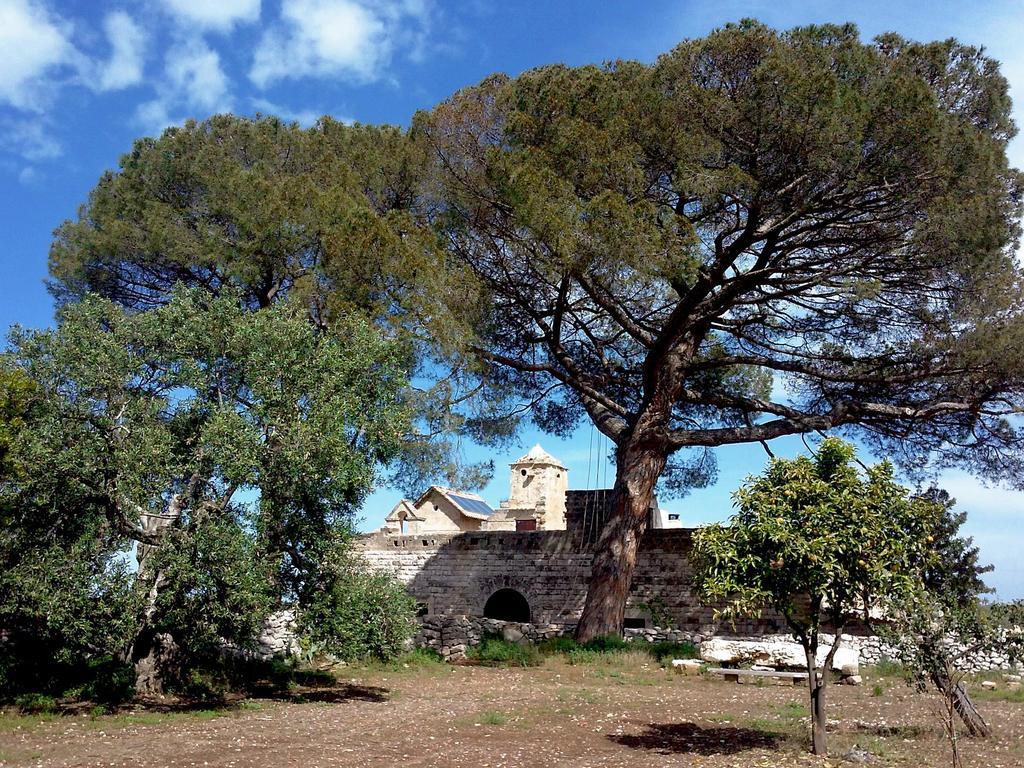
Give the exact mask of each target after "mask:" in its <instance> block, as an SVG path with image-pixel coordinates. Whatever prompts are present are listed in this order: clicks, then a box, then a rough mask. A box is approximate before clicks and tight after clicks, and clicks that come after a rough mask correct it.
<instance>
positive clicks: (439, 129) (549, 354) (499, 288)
mask: <svg viewBox="0 0 1024 768" xmlns="http://www.w3.org/2000/svg"><path fill="white" fill-rule="evenodd" d="M1015 131H1016V128H1015V126H1014V125H1013V121H1012V118H1011V112H1010V100H1009V96H1008V85H1007V82H1006V79H1005V78H1004V77H1003V76H1002V75H1001V74H1000V72H999V65H998V63H997V62H995V61H993V60H991V59H989V58H988V57H987V56H986V55H985V53H984V51H982V50H980V49H977V48H973V47H970V46H966V45H963V44H961V43H959V42H957V41H955V40H945V41H940V42H934V43H920V44H919V43H913V42H910V41H908V40H905V39H903V38H900V37H899V36H897V35H883V36H882V37H879V38H876V39H875V40H871V41H867V40H861V38H860V36H859V34H858V31H857V29H856V27H854V26H853V25H850V24H845V25H833V24H825V25H810V26H804V27H798V28H794V29H791V30H786V31H781V30H775V29H771V28H769V27H767V26H765V25H763V24H760V23H758V22H756V21H752V20H745V21H742V22H740V23H738V24H729V25H726V26H725V27H723V28H720V29H716V30H714V31H713V32H712V33H711V34H709V35H707V36H706V37H701V38H696V39H689V40H685V41H683V42H682V43H680V44H679V45H678V46H677V47H675V48H674V49H673V50H671V51H669V52H667V53H665V54H663V55H661V56H659V57H658V59H657V61H656V62H654V63H653V64H651V65H647V64H644V63H640V62H635V61H622V60H616V61H612V62H609V63H608V64H606V65H605V66H603V67H599V66H593V65H588V66H582V67H568V66H565V65H560V64H556V65H551V66H544V67H538V68H536V69H532V70H530V71H528V72H525V73H523V74H521V75H519V76H517V77H508V76H505V75H493V76H491V77H488V78H486V79H485V80H483V81H482V82H481V83H479V84H478V85H476V86H474V87H472V88H465V89H462V90H460V91H459V92H457V93H456V94H454V95H453V96H452V97H451V98H450V99H448V100H447V101H445V102H443V103H442V104H440V105H438V106H437V107H435V108H434V109H432V110H431V111H430V112H428V113H421V114H419V115H417V117H416V120H415V122H414V134H415V135H416V136H417V137H422V139H423V140H424V141H425V142H427V143H428V144H429V146H430V147H431V149H432V150H433V156H434V157H435V158H436V159H435V162H436V168H435V174H436V176H437V179H438V182H439V188H440V191H441V196H442V198H443V202H444V205H443V212H444V213H443V215H442V216H440V217H439V221H438V226H439V227H440V228H441V229H442V231H443V232H444V234H445V236H446V237H447V241H448V247H449V250H450V252H451V256H452V258H453V259H454V260H457V261H460V262H462V263H464V264H466V265H467V266H469V267H470V268H472V269H473V270H474V272H475V274H476V275H477V276H478V279H479V280H480V281H481V282H482V287H483V289H484V290H485V291H486V292H488V293H489V294H490V296H491V297H492V299H491V300H490V301H488V302H484V303H483V306H482V310H481V316H480V319H479V321H478V322H477V323H476V324H475V326H474V330H475V331H476V334H477V341H476V345H477V347H478V348H479V350H480V356H481V358H482V359H483V360H484V361H485V362H486V363H487V364H488V365H489V366H490V367H491V376H492V378H495V379H497V378H501V379H504V380H505V381H507V382H511V383H513V384H514V385H515V386H516V387H517V388H518V389H519V390H520V392H525V393H528V394H529V396H530V403H531V405H532V406H533V415H534V419H535V421H536V422H537V424H538V425H539V426H540V427H541V428H542V429H548V430H550V431H552V432H555V433H559V434H561V433H564V432H565V431H567V430H568V429H570V428H571V426H572V424H574V423H575V422H576V421H577V420H579V419H580V418H586V417H589V418H592V419H593V420H594V421H595V422H596V424H597V426H598V428H599V429H600V430H601V431H602V432H603V433H604V434H606V435H608V436H609V437H610V438H611V439H612V440H613V442H615V443H616V444H618V445H619V446H620V454H621V456H626V455H629V452H628V451H624V450H623V447H624V446H627V445H628V446H629V447H630V448H631V449H633V448H634V447H636V448H637V449H639V448H641V447H642V448H643V450H645V451H649V452H651V453H653V454H655V455H657V456H658V457H659V458H662V459H665V458H666V457H669V456H670V454H673V453H675V452H676V451H680V450H685V449H690V450H689V451H688V452H687V453H686V454H685V455H683V456H681V457H679V458H673V459H670V460H669V461H668V463H667V464H666V476H665V477H664V478H663V482H662V484H663V486H664V489H665V490H667V491H670V492H676V493H682V492H685V490H686V489H687V488H689V487H693V486H695V485H700V484H703V483H706V482H708V481H709V480H710V479H711V478H713V477H714V474H715V464H714V457H713V455H712V454H711V453H710V450H709V449H710V448H712V447H714V446H717V445H722V444H730V443H737V442H755V441H758V440H766V439H767V440H770V439H772V438H775V437H778V436H780V435H783V434H794V433H806V432H813V431H814V430H816V429H830V428H835V427H842V426H848V425H853V426H861V427H863V428H864V429H863V430H862V431H861V434H862V435H863V436H864V439H866V440H867V441H869V442H870V443H871V444H872V446H873V447H879V448H885V449H889V450H886V451H885V453H886V454H887V455H892V456H894V457H896V458H897V459H898V460H900V461H902V462H904V463H905V465H906V466H907V467H917V468H920V466H921V465H922V464H926V463H927V462H929V461H934V460H938V461H939V462H940V463H941V462H956V463H961V464H964V465H967V466H969V467H971V468H973V469H976V470H979V471H983V472H986V473H990V474H993V475H1001V476H1003V477H1007V478H1015V477H1019V476H1020V474H1021V469H1022V462H1021V457H1022V456H1024V453H1022V451H1021V445H1022V444H1024V435H1022V434H1021V431H1020V425H1019V423H1017V422H1015V421H1013V419H1012V418H1009V417H1011V416H1012V414H1013V413H1015V411H1016V409H1017V408H1019V406H1020V402H1021V401H1020V391H1021V389H1020V372H1021V370H1024V365H1022V352H1021V350H1022V349H1024V344H1022V343H1021V341H1022V340H1024V315H1022V313H1021V309H1020V307H1021V301H1020V298H1021V279H1020V277H1021V271H1020V268H1019V265H1018V264H1017V262H1016V260H1015V257H1014V254H1015V251H1016V247H1015V245H1016V240H1017V237H1018V234H1019V224H1018V220H1019V215H1020V211H1021V206H1022V197H1021V195H1020V189H1021V186H1022V183H1024V182H1022V177H1021V174H1020V173H1019V172H1018V171H1017V170H1016V169H1013V168H1011V167H1010V166H1009V164H1008V162H1007V157H1006V146H1007V142H1008V141H1009V139H1010V138H1011V137H1012V136H1013V135H1014V133H1015ZM769 158H770V159H769ZM509 233H514V237H510V236H509ZM937 292H938V293H937ZM882 370H884V371H885V372H886V373H885V375H882V374H880V373H879V371H882ZM983 371H986V372H988V373H983ZM780 380H782V382H780ZM783 382H784V383H788V384H791V385H792V386H787V387H782V386H780V383H783ZM986 382H998V384H994V383H993V384H991V385H986ZM993 387H994V389H993ZM783 390H784V391H786V392H787V397H786V398H784V399H782V400H779V399H777V398H776V399H773V397H772V393H773V392H778V391H783ZM995 390H999V393H1000V394H999V395H996V394H995ZM1002 397H1006V398H1008V399H1007V400H1005V401H1002V400H1000V398H1002ZM522 400H523V396H522V395H520V397H519V398H518V399H517V401H516V405H517V406H518V405H519V403H520V402H521V401H522ZM981 401H985V402H986V404H985V405H984V406H982V407H973V406H968V404H969V403H979V404H980V402H981ZM617 470H618V471H619V473H620V478H622V477H623V475H622V473H623V472H625V471H628V468H624V466H623V464H622V462H620V463H619V466H618V467H617ZM637 480H638V478H637V477H635V476H634V477H632V478H630V483H631V484H632V483H634V482H636V481H637Z"/></svg>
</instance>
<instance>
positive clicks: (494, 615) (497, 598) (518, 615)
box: [484, 588, 530, 622]
mask: <svg viewBox="0 0 1024 768" xmlns="http://www.w3.org/2000/svg"><path fill="white" fill-rule="evenodd" d="M484 616H485V617H486V618H488V619H499V620H500V621H519V622H529V621H530V604H529V603H528V602H526V598H525V597H523V596H522V595H521V594H520V593H519V592H516V590H514V589H507V588H506V589H499V590H498V591H497V592H495V593H494V594H493V595H491V596H490V597H489V598H487V604H486V605H484Z"/></svg>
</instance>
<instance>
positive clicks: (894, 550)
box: [693, 438, 937, 639]
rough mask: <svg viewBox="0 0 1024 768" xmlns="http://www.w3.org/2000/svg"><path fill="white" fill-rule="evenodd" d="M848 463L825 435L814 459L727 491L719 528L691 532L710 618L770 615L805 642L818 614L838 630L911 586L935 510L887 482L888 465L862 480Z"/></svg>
mask: <svg viewBox="0 0 1024 768" xmlns="http://www.w3.org/2000/svg"><path fill="white" fill-rule="evenodd" d="M853 459H854V451H853V448H852V447H851V446H849V445H847V444H846V443H843V442H842V441H840V440H837V439H834V438H830V439H827V440H825V441H823V442H822V444H821V446H820V447H819V449H818V453H817V455H816V456H815V457H814V458H813V459H811V458H807V457H803V456H801V457H799V458H797V459H793V460H786V459H773V460H772V461H771V463H770V464H769V466H768V468H767V470H766V471H765V472H764V474H763V475H761V476H759V477H755V478H750V479H748V481H747V482H746V484H745V485H744V486H743V487H742V488H741V489H740V490H738V491H736V493H735V494H734V499H735V503H736V506H737V512H736V513H735V514H734V515H733V516H732V518H730V520H729V522H728V523H727V524H724V525H722V524H716V525H710V526H707V527H706V528H703V529H701V530H700V531H699V532H698V534H697V536H696V538H695V541H694V551H693V557H694V563H695V566H696V568H697V571H696V579H697V583H698V586H699V588H700V590H701V592H702V594H703V595H704V597H705V599H707V600H709V601H711V602H714V603H716V604H718V605H719V606H720V607H719V608H718V609H717V613H718V615H720V616H722V617H726V618H729V617H736V616H743V615H750V614H752V613H757V612H759V611H760V610H762V609H763V608H766V607H770V608H774V609H776V610H778V611H779V612H780V613H782V614H783V615H784V616H785V617H786V619H787V620H788V621H789V622H790V626H791V628H792V629H793V631H794V633H795V634H797V636H798V637H800V638H801V639H806V638H809V637H811V636H814V635H816V634H817V632H818V630H819V628H820V624H821V620H822V618H824V617H826V616H827V617H828V618H829V619H831V620H832V622H833V623H834V626H836V627H842V626H843V625H844V624H846V622H847V620H848V618H849V617H850V616H851V614H852V613H854V612H855V611H857V610H858V607H863V606H865V605H870V604H871V601H874V600H877V599H880V598H884V599H892V598H897V597H898V596H900V595H902V594H906V593H908V592H911V591H912V590H913V589H914V588H915V587H916V585H917V583H918V581H919V578H920V573H919V571H918V566H919V565H923V564H924V563H925V562H927V561H928V559H929V554H928V553H929V537H931V536H932V531H933V527H934V523H935V520H936V517H937V511H936V508H935V505H934V504H932V503H930V502H928V501H926V500H924V499H921V498H916V497H912V496H911V495H910V493H909V492H908V491H907V490H906V489H905V488H903V487H902V486H900V485H899V484H898V483H896V482H895V480H894V478H893V470H892V466H891V465H890V464H889V463H888V462H883V463H881V464H879V465H876V466H874V467H870V468H868V469H867V470H866V471H865V473H864V475H863V476H862V475H861V474H860V473H859V472H858V471H857V468H856V466H855V465H854V464H853Z"/></svg>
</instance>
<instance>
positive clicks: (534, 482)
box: [502, 444, 569, 530]
mask: <svg viewBox="0 0 1024 768" xmlns="http://www.w3.org/2000/svg"><path fill="white" fill-rule="evenodd" d="M510 466H511V468H512V476H511V478H510V486H511V487H510V491H509V498H508V501H507V502H505V503H504V504H502V507H506V506H507V507H508V508H510V509H515V510H536V519H537V527H538V528H541V529H547V530H557V529H564V528H565V492H566V491H567V490H568V488H569V470H567V469H566V468H565V466H564V465H563V464H562V462H560V461H559V460H558V459H556V458H555V457H554V456H552V455H551V454H550V453H548V452H547V451H545V450H544V449H543V448H541V447H540V445H539V444H538V445H535V446H533V448H531V449H530V451H529V453H527V454H526V455H525V456H523V457H522V458H521V459H517V460H516V461H514V462H512V464H511V465H510Z"/></svg>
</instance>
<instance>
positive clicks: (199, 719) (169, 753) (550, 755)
mask: <svg viewBox="0 0 1024 768" xmlns="http://www.w3.org/2000/svg"><path fill="white" fill-rule="evenodd" d="M348 673H349V675H348V676H347V677H346V678H344V679H342V680H340V681H339V683H338V685H337V686H334V687H329V688H321V689H315V690H303V691H299V692H297V693H296V698H297V699H298V700H292V701H281V700H268V699H260V700H248V701H245V702H241V703H240V704H239V705H238V706H236V707H234V708H232V709H229V710H219V711H208V710H197V711H186V712H173V713H159V712H128V713H120V714H114V715H101V716H96V715H90V714H81V715H77V716H69V715H64V716H50V717H41V716H37V717H26V716H19V715H13V714H10V713H8V714H5V715H3V716H0V765H2V766H5V767H6V766H153V767H154V768H156V767H159V768H164V767H165V766H211V767H212V766H221V767H225V768H226V767H229V766H238V767H239V768H283V767H284V766H302V767H303V768H315V767H317V766H357V767H358V768H376V767H377V766H381V767H383V766H388V768H391V767H392V766H403V767H405V766H408V767H410V768H412V767H415V766H465V767H466V768H499V767H500V766H508V767H509V768H526V767H528V766H572V768H588V767H589V766H630V768H644V767H646V766H709V767H710V766H714V767H716V768H719V767H724V766H743V767H747V766H766V767H767V766H772V767H776V766H805V765H816V766H822V765H844V766H849V765H851V764H852V763H851V762H849V761H847V762H843V760H842V758H843V756H844V754H847V753H848V752H849V750H850V749H851V748H852V747H854V746H855V745H856V746H858V747H859V748H861V749H864V750H867V751H868V752H870V753H871V754H872V755H873V758H872V764H877V765H893V766H945V765H949V758H948V746H947V744H946V742H945V741H944V740H943V739H942V735H941V731H940V726H939V721H938V719H937V718H936V711H937V710H936V704H937V702H936V701H935V700H934V699H932V698H930V697H928V696H922V695H919V694H917V693H915V692H913V691H912V690H910V689H908V688H906V687H905V686H903V684H902V683H900V682H898V681H897V680H889V679H872V678H871V677H870V675H869V677H868V679H867V680H866V684H865V685H863V686H861V687H856V688H854V687H845V686H842V687H841V686H836V687H832V688H830V689H829V691H830V699H829V706H830V712H829V715H830V719H833V718H834V719H835V721H836V722H835V725H834V729H833V732H832V733H831V734H830V748H831V753H832V758H831V759H830V761H827V762H826V761H822V760H819V759H816V758H813V757H811V756H810V755H809V754H807V725H806V691H805V689H804V688H803V687H794V686H785V687H783V686H775V685H763V686H758V685H737V684H735V683H726V682H724V681H721V680H718V679H711V678H706V677H684V676H679V675H674V674H673V673H672V672H671V671H669V670H664V669H661V668H659V667H658V666H657V665H656V664H655V663H653V662H649V663H648V662H645V661H642V660H641V659H640V658H639V654H626V655H625V657H624V658H622V659H617V660H610V661H607V662H600V663H597V664H592V665H580V666H571V665H569V664H568V663H566V662H565V661H564V660H562V659H561V658H554V659H548V660H547V661H546V662H545V664H544V666H542V667H539V668H531V669H496V668H488V667H468V666H458V667H449V666H444V665H438V666H428V667H421V668H401V667H398V668H396V669H351V670H350V671H348ZM876 686H878V687H876ZM980 707H981V709H982V711H983V713H984V714H985V716H986V717H987V718H988V719H989V721H990V723H991V724H992V725H993V726H994V729H995V735H994V736H993V737H992V738H991V739H988V740H984V741H978V740H964V741H963V742H961V748H962V751H963V754H964V755H965V758H966V759H965V763H966V765H968V766H978V767H979V768H980V767H981V766H989V767H991V768H999V767H1001V766H1024V703H1022V702H1021V701H983V702H980Z"/></svg>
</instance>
